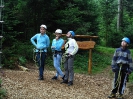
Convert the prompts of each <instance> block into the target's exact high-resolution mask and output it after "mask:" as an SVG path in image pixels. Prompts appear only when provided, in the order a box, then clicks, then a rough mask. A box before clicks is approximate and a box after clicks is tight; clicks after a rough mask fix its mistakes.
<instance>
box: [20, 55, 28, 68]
mask: <svg viewBox="0 0 133 99" xmlns="http://www.w3.org/2000/svg"><path fill="white" fill-rule="evenodd" d="M26 62H27V60H26V58H25V57H23V56H21V57H19V64H20V65H22V66H24V65H25V64H26Z"/></svg>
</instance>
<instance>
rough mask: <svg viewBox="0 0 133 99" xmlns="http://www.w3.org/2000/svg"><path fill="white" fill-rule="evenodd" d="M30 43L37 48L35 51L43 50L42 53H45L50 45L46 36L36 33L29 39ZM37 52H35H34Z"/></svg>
mask: <svg viewBox="0 0 133 99" xmlns="http://www.w3.org/2000/svg"><path fill="white" fill-rule="evenodd" d="M30 40H31V43H32V44H33V45H34V46H35V47H36V48H37V49H39V50H40V49H43V51H45V52H47V48H48V47H49V45H50V40H49V37H48V35H47V34H43V35H42V34H41V33H38V34H36V35H34V36H33V37H32V38H31V39H30ZM36 51H37V50H36Z"/></svg>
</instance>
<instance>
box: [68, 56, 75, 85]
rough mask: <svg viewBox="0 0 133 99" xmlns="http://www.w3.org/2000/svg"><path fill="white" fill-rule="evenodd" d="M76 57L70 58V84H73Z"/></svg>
mask: <svg viewBox="0 0 133 99" xmlns="http://www.w3.org/2000/svg"><path fill="white" fill-rule="evenodd" d="M73 63H74V57H70V58H69V59H68V71H69V83H68V85H73V79H74V70H73Z"/></svg>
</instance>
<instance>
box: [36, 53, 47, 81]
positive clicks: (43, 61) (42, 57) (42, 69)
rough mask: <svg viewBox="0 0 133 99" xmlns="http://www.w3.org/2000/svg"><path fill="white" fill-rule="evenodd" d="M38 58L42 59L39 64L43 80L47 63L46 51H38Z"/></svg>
mask: <svg viewBox="0 0 133 99" xmlns="http://www.w3.org/2000/svg"><path fill="white" fill-rule="evenodd" d="M37 58H38V59H40V60H39V62H38V64H39V77H40V78H39V79H40V80H43V72H44V65H45V58H46V55H45V53H44V52H41V53H38V55H37Z"/></svg>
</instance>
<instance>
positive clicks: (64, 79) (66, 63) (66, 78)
mask: <svg viewBox="0 0 133 99" xmlns="http://www.w3.org/2000/svg"><path fill="white" fill-rule="evenodd" d="M64 69H65V77H63V81H62V82H61V83H65V84H67V83H68V77H69V72H68V59H66V60H65V62H64Z"/></svg>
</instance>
